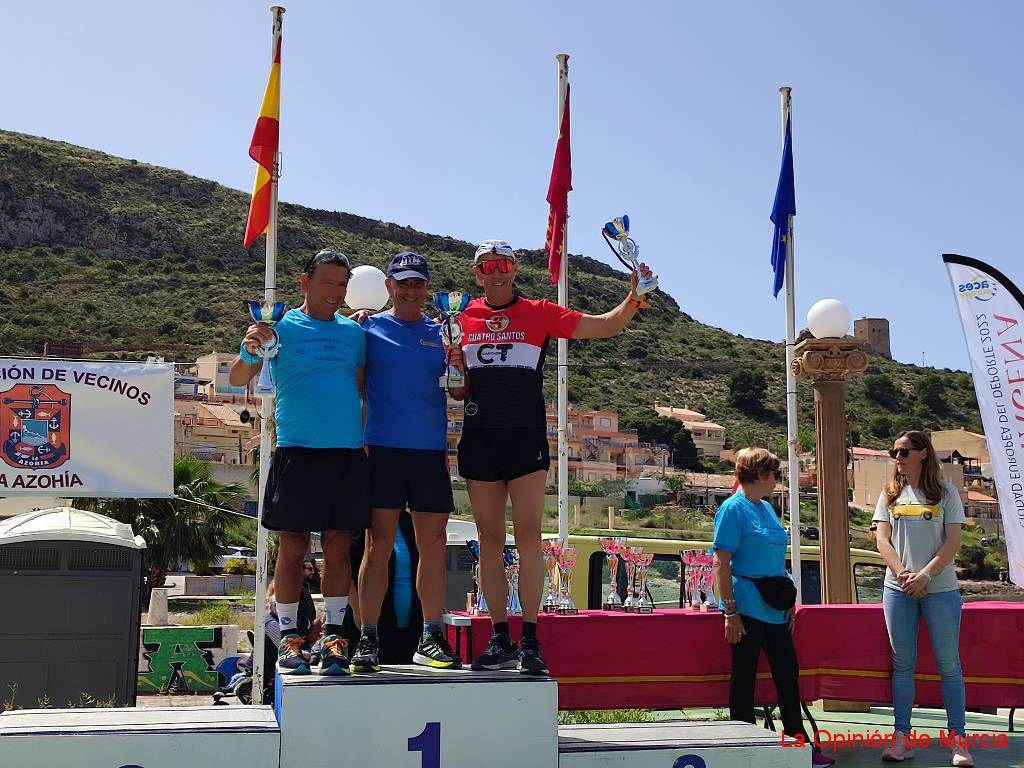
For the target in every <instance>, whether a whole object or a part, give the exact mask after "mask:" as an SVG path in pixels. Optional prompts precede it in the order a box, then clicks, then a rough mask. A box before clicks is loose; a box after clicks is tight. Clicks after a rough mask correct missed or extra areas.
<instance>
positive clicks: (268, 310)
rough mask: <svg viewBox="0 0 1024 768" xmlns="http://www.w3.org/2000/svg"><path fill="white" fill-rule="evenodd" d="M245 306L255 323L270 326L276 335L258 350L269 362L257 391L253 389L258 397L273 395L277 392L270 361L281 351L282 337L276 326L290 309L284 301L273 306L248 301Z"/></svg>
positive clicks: (276, 302)
mask: <svg viewBox="0 0 1024 768" xmlns="http://www.w3.org/2000/svg"><path fill="white" fill-rule="evenodd" d="M245 306H246V309H248V310H249V317H251V318H252V320H253V322H255V323H263V324H264V325H268V326H270V331H271V333H273V334H274V338H272V339H271V340H270V341H267V342H264V343H263V344H262V345H261V346H260V347H258V348H257V349H256V352H255V355H256V356H257V357H261V358H263V359H264V360H266V361H268V362H266V363H264V365H263V368H262V369H261V370H260V377H259V379H257V381H256V387H255V389H253V393H254V394H256V395H273V394H274V392H275V391H276V390H275V388H274V377H273V376H272V375H271V373H270V363H269V360H270V358H272V357H274V356H275V355H276V354H277V353H278V352H279V351H280V349H281V337H280V336H279V335H278V333H277V331H275V330H274V324H275V323H277V322H278V321H279V320H280V319H281V318H282V317H284V313H285V312H287V311H288V308H287V307H286V306H285V304H284V302H283V301H275V302H274V303H273V304H267V303H266V302H265V301H247V302H245Z"/></svg>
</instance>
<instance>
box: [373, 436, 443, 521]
mask: <svg viewBox="0 0 1024 768" xmlns="http://www.w3.org/2000/svg"><path fill="white" fill-rule="evenodd" d="M406 504H408V505H409V511H410V512H437V513H439V514H445V515H447V514H449V513H451V512H452V511H454V509H455V500H454V499H453V498H452V480H451V476H450V475H449V474H448V451H428V450H420V449H416V448H384V447H381V446H379V445H371V446H370V506H371V507H373V508H375V509H405V506H406Z"/></svg>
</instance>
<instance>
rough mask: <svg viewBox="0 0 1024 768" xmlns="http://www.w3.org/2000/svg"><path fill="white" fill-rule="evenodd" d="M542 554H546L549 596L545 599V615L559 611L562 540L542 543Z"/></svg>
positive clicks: (549, 540) (548, 540)
mask: <svg viewBox="0 0 1024 768" xmlns="http://www.w3.org/2000/svg"><path fill="white" fill-rule="evenodd" d="M541 552H542V553H543V554H544V571H545V574H546V575H547V578H546V581H547V585H548V592H547V595H546V596H545V597H544V603H543V606H542V609H543V611H544V612H545V613H556V612H557V611H558V602H559V597H558V591H559V581H560V580H559V573H558V557H559V555H560V554H561V553H562V542H561V540H560V539H545V540H544V541H543V542H541Z"/></svg>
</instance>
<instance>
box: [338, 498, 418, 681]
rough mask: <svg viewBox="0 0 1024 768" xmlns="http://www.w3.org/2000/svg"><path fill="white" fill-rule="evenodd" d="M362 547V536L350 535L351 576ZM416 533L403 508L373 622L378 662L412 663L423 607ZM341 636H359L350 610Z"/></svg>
mask: <svg viewBox="0 0 1024 768" xmlns="http://www.w3.org/2000/svg"><path fill="white" fill-rule="evenodd" d="M365 548H366V537H365V534H364V533H362V532H357V533H356V534H354V535H353V537H352V551H351V562H352V574H353V579H355V577H356V574H357V573H358V571H359V564H360V563H361V562H362V559H363V553H364V551H365ZM419 559H420V558H419V552H418V551H417V549H416V534H415V531H414V530H413V525H412V516H411V515H410V514H409V512H408V511H407V510H403V511H402V513H401V514H400V515H399V516H398V532H397V535H396V536H395V548H394V551H393V552H392V553H391V559H390V560H389V562H388V588H387V592H386V594H385V595H384V603H383V604H382V605H381V611H380V618H379V620H378V622H377V634H378V637H379V638H380V662H381V663H382V664H412V663H413V660H412V657H413V654H414V653H415V652H416V648H417V646H418V644H419V641H420V634H421V629H422V627H423V607H422V606H421V605H420V600H419V597H418V596H417V595H416V568H417V566H418V564H419ZM342 630H343V636H344V637H345V638H346V639H347V640H349V642H350V643H355V642H357V641H358V639H359V634H360V629H359V624H358V622H357V621H356V620H355V616H354V615H353V613H352V611H351V610H350V611H349V612H348V615H347V616H346V617H345V623H344V624H343V625H342Z"/></svg>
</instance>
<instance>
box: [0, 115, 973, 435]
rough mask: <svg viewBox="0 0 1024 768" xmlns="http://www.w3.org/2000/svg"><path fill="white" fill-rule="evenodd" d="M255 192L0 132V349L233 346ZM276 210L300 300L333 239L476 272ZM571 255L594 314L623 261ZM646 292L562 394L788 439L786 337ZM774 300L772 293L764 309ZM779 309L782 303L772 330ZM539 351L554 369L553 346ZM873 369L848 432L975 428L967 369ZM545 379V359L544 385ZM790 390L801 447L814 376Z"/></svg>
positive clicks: (295, 209)
mask: <svg viewBox="0 0 1024 768" xmlns="http://www.w3.org/2000/svg"><path fill="white" fill-rule="evenodd" d="M285 194H287V190H285ZM248 201H249V198H248V195H247V194H246V193H244V192H240V191H237V190H233V189H229V188H227V187H224V186H222V185H220V184H217V183H216V182H212V181H207V180H204V179H199V178H195V177H193V176H188V175H187V174H184V173H182V172H180V171H174V170H168V169H166V168H158V167H155V166H151V165H147V164H145V163H142V162H138V161H136V160H124V159H120V158H116V157H112V156H110V155H106V154H103V153H100V152H96V151H93V150H88V149H83V148H81V147H76V146H72V145H70V144H65V143H61V142H55V141H50V140H47V139H42V138H37V137H32V136H25V135H21V134H15V133H8V132H2V131H0V210H2V212H3V215H2V216H0V352H2V353H3V354H5V355H29V356H36V355H39V354H41V353H42V349H43V344H44V342H46V341H71V342H80V343H82V344H83V345H84V346H85V350H86V354H87V356H89V357H102V358H106V359H131V360H135V359H140V358H144V357H145V356H146V355H147V354H161V355H164V356H165V357H166V358H167V359H169V360H175V361H190V360H193V359H194V358H195V357H196V356H198V355H201V354H206V353H209V352H210V351H213V350H218V351H225V352H226V351H231V350H234V349H236V348H237V346H238V339H239V338H240V335H241V333H242V331H243V329H244V328H245V326H246V325H247V320H246V316H245V314H244V311H243V308H242V303H241V300H242V299H245V298H256V297H259V296H260V295H261V294H262V289H263V259H264V251H263V244H262V240H261V241H260V242H259V243H258V244H257V245H256V246H254V247H253V248H252V249H250V250H248V251H246V250H245V249H243V248H242V246H241V242H242V232H243V228H244V225H245V216H246V211H247V206H248ZM279 220H280V233H279V239H278V250H279V258H278V289H279V294H280V296H281V298H282V299H283V300H285V301H288V302H289V303H291V304H293V305H297V304H298V303H299V300H300V296H299V292H298V287H297V274H298V272H299V270H300V269H301V267H302V264H303V263H304V262H305V260H306V259H307V258H308V257H309V255H310V254H311V253H312V252H314V251H316V250H318V249H319V248H322V247H325V246H331V247H335V248H340V249H341V250H343V251H345V252H346V253H348V254H349V255H351V256H352V257H353V258H354V261H355V263H357V264H360V263H368V264H374V265H376V266H378V267H381V268H384V266H385V265H386V263H387V261H388V259H389V258H390V257H391V256H392V255H393V254H394V253H396V252H397V251H400V250H406V249H412V250H417V251H419V252H421V253H423V254H424V255H426V256H427V257H428V258H429V259H430V261H431V271H432V273H433V275H434V287H435V288H437V289H441V288H444V289H449V290H452V289H463V290H473V288H474V286H473V283H472V279H471V273H470V270H469V258H470V256H471V254H472V252H473V246H472V245H471V244H469V243H465V242H462V241H459V240H456V239H454V238H451V237H439V236H435V235H429V234H424V233H421V232H417V231H415V230H413V229H410V228H408V227H402V226H399V225H395V224H388V223H385V222H380V221H375V220H372V219H366V218H362V217H359V216H354V215H351V214H346V213H337V212H332V211H321V210H314V209H310V208H304V207H302V206H297V205H289V204H287V203H286V204H282V205H281V206H280V216H279ZM542 225H543V222H539V223H538V227H540V226H542ZM538 239H539V230H538ZM515 245H521V244H515ZM519 253H520V254H521V255H522V256H523V265H522V268H521V271H520V274H519V280H518V282H519V286H520V289H521V290H522V292H523V293H524V294H525V295H529V296H534V297H542V298H550V299H554V297H555V292H554V289H553V287H552V286H551V285H550V284H549V280H548V276H547V271H546V258H545V256H544V254H543V253H542V252H540V251H523V250H520V251H519ZM569 263H570V273H571V275H572V285H571V289H570V304H571V305H572V306H573V307H575V308H577V309H580V310H582V311H584V312H595V313H599V312H603V311H606V310H608V309H610V308H611V307H613V306H614V305H615V304H617V303H618V302H619V301H621V300H622V298H623V296H624V295H625V293H626V291H627V288H628V282H627V276H626V275H625V273H623V272H622V271H620V270H614V269H612V268H611V267H609V266H607V265H605V264H603V263H601V262H598V261H595V260H593V259H590V258H587V257H583V256H572V257H571V258H570V262H569ZM682 301H683V306H684V307H685V301H686V297H685V296H684V297H682ZM651 305H652V306H651V309H650V310H649V311H647V312H645V313H643V316H642V317H641V318H639V319H638V320H637V321H635V322H634V323H633V324H632V325H631V326H630V327H629V328H628V329H627V330H626V331H625V332H624V333H623V334H622V335H621V336H620V337H618V338H616V339H610V340H604V341H588V342H572V343H571V344H570V353H569V354H570V366H571V367H570V373H569V397H570V400H571V402H572V403H574V404H576V405H578V406H581V407H588V408H609V409H615V410H618V411H619V412H620V413H622V414H623V415H624V416H625V417H627V418H632V419H639V418H641V417H643V416H645V415H646V414H647V413H649V409H650V407H651V406H652V405H653V404H654V402H655V400H658V401H660V402H661V403H662V404H665V405H668V404H671V405H675V406H685V407H687V408H691V409H694V410H698V411H701V412H703V413H706V414H707V415H708V416H709V418H711V419H713V420H714V421H716V422H718V423H720V424H722V425H724V426H725V427H726V428H727V430H728V434H729V437H730V440H731V443H732V444H733V445H736V446H743V445H748V444H751V443H758V444H762V445H767V446H768V447H770V448H772V449H774V450H776V451H780V452H782V453H784V452H785V451H784V447H785V445H784V436H785V376H784V350H783V347H782V345H781V344H779V343H774V342H769V341H762V340H757V339H747V338H744V337H742V336H735V335H733V334H730V333H728V332H727V331H724V330H722V329H719V328H712V327H710V326H706V325H703V324H701V323H699V322H697V321H695V320H694V319H693V318H691V317H690V316H689V315H687V314H686V313H685V312H684V311H682V310H681V308H680V305H679V304H677V303H676V301H675V300H674V299H673V298H672V297H671V296H669V295H667V294H665V293H658V294H656V295H655V296H654V297H653V299H652V301H651ZM773 308H774V305H773V304H769V303H768V302H767V299H766V310H767V311H766V317H768V316H771V317H775V315H776V313H774V312H773V311H772V310H773ZM781 324H782V319H781V316H779V317H778V322H775V321H772V323H771V324H766V326H765V334H766V335H775V334H776V333H777V329H779V328H781ZM549 354H550V355H551V357H550V359H549V361H548V362H549V364H550V365H551V367H552V368H553V363H554V355H555V351H554V345H552V349H551V351H550V353H549ZM748 372H749V373H748ZM868 373H869V374H871V375H870V376H860V377H856V378H854V379H853V380H852V381H851V382H850V387H849V401H848V410H849V416H850V428H851V438H852V439H853V441H854V442H855V443H859V444H861V445H866V446H881V445H885V444H887V443H888V442H889V441H890V439H891V435H893V434H895V432H897V431H898V430H900V429H904V428H909V427H924V428H926V429H935V428H952V427H961V426H962V427H966V428H968V429H971V430H977V431H980V429H981V424H980V418H979V416H978V413H977V403H976V401H975V398H974V392H973V388H972V385H971V378H970V376H969V375H967V374H965V373H958V372H953V371H948V370H946V371H936V370H934V369H924V368H920V367H917V366H913V365H905V364H901V363H896V362H891V361H887V360H882V359H873V360H872V367H871V369H869V372H868ZM751 374H752V375H751ZM730 377H731V379H730ZM762 377H763V378H762ZM879 377H882V378H879ZM883 379H885V380H887V381H888V382H889V384H887V383H885V381H883ZM762 381H763V383H762ZM869 382H871V383H869ZM554 385H555V377H554V375H548V377H547V387H548V389H549V392H548V394H549V396H550V398H551V399H553V398H554ZM799 398H800V409H801V417H802V418H801V423H802V424H803V425H804V428H803V431H802V434H801V441H802V443H803V444H804V447H805V448H809V447H810V446H811V445H812V444H813V426H812V424H813V422H812V413H813V410H812V408H813V403H812V392H811V387H810V385H809V384H806V383H801V384H800V389H799Z"/></svg>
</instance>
